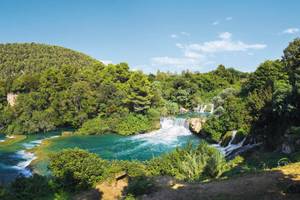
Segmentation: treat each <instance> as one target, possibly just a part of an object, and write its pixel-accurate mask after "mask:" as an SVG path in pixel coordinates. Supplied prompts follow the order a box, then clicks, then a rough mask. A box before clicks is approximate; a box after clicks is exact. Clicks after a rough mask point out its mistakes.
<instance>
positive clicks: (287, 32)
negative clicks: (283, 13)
mask: <svg viewBox="0 0 300 200" xmlns="http://www.w3.org/2000/svg"><path fill="white" fill-rule="evenodd" d="M299 31H300V30H299V29H298V28H288V29H286V30H284V31H282V33H283V34H295V33H298V32H299Z"/></svg>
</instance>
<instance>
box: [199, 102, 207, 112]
mask: <svg viewBox="0 0 300 200" xmlns="http://www.w3.org/2000/svg"><path fill="white" fill-rule="evenodd" d="M206 108H207V105H206V104H204V105H201V108H200V113H204V112H205V110H206Z"/></svg>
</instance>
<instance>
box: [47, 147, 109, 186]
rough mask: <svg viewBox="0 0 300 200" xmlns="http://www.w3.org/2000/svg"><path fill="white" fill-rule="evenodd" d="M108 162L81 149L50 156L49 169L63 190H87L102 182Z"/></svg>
mask: <svg viewBox="0 0 300 200" xmlns="http://www.w3.org/2000/svg"><path fill="white" fill-rule="evenodd" d="M106 165H107V161H104V160H102V159H101V158H100V157H99V156H97V155H96V154H93V153H89V152H87V151H84V150H80V149H67V150H63V151H62V152H59V153H56V154H52V155H51V156H50V164H49V168H50V170H51V172H52V175H53V176H54V177H55V179H56V182H57V183H59V184H61V186H62V188H65V189H69V190H74V189H87V188H90V187H91V186H93V185H94V184H95V183H96V182H98V181H100V180H101V178H102V175H103V173H104V169H105V166H106Z"/></svg>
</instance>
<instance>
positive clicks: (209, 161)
mask: <svg viewBox="0 0 300 200" xmlns="http://www.w3.org/2000/svg"><path fill="white" fill-rule="evenodd" d="M146 164H147V169H148V171H149V173H150V174H151V175H154V176H155V175H156V176H157V175H169V176H173V177H175V178H177V179H179V180H186V181H195V180H200V179H203V178H205V177H210V178H215V177H219V176H220V175H221V174H222V173H223V171H224V170H225V167H226V162H225V159H224V156H223V155H222V154H221V153H220V152H219V151H218V150H217V149H215V148H213V147H211V146H209V145H208V144H207V143H205V142H202V143H200V144H199V145H198V147H197V148H194V147H193V146H192V144H188V145H187V146H186V147H184V148H182V149H180V148H177V149H176V150H175V151H173V152H170V153H168V154H165V155H162V156H161V157H157V158H153V159H152V160H150V161H147V162H146Z"/></svg>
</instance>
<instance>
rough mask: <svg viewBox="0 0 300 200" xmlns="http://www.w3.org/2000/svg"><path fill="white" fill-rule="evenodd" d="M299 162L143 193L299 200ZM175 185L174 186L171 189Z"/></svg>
mask: <svg viewBox="0 0 300 200" xmlns="http://www.w3.org/2000/svg"><path fill="white" fill-rule="evenodd" d="M299 166H300V165H297V166H296V167H298V168H294V169H290V170H288V169H287V170H274V171H265V172H261V173H256V174H248V175H244V176H240V177H235V178H232V179H227V180H217V181H212V182H209V183H194V184H188V183H185V184H178V185H179V186H178V187H174V186H176V184H175V185H173V186H165V187H161V188H159V189H158V190H157V191H156V192H153V193H150V194H148V195H143V196H142V199H146V200H165V199H168V200H172V199H176V200H181V199H182V200H184V199H188V200H193V199H195V200H196V199H201V200H212V199H216V200H229V199H230V200H235V199H236V200H238V199H243V200H253V199H255V200H259V199H264V200H273V199H276V200H277V199H278V200H285V199H291V200H299V199H300V167H299ZM174 188H176V189H174Z"/></svg>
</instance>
